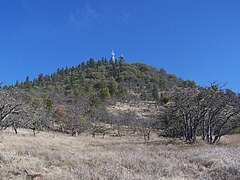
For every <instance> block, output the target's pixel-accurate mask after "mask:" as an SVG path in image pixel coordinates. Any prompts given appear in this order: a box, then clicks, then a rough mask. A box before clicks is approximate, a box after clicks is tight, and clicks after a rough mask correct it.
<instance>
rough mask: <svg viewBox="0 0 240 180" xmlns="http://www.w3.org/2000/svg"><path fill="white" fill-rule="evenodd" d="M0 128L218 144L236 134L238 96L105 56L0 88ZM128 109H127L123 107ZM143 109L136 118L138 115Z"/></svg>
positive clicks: (139, 64) (216, 87)
mask: <svg viewBox="0 0 240 180" xmlns="http://www.w3.org/2000/svg"><path fill="white" fill-rule="evenodd" d="M0 92H1V94H0V96H1V108H0V115H1V117H0V127H1V129H2V130H4V129H6V128H8V127H12V128H13V129H14V130H15V132H16V133H18V131H17V129H18V128H30V129H32V130H33V133H34V135H36V133H37V132H38V131H40V130H45V131H46V130H51V131H60V132H63V133H69V134H71V135H72V136H76V135H78V134H79V133H83V132H88V133H90V134H91V135H92V136H93V137H95V136H96V135H98V134H101V135H102V137H103V138H104V136H105V135H113V136H119V137H120V136H122V135H125V134H127V133H132V134H134V133H138V134H141V135H142V136H143V138H144V139H145V140H149V139H150V134H151V132H155V133H157V134H159V135H160V136H169V137H177V138H181V139H182V140H184V141H186V142H189V143H195V142H196V141H197V137H201V138H202V140H206V141H207V142H209V143H216V142H218V141H219V140H220V138H221V136H223V135H225V134H228V133H233V132H237V131H238V128H239V125H240V118H239V115H240V114H239V112H240V97H239V95H238V94H236V93H234V92H233V91H231V90H229V89H224V87H221V85H220V84H218V83H217V82H214V83H212V84H211V85H210V86H209V87H199V86H197V85H196V84H195V82H194V81H191V80H183V79H181V78H178V77H176V76H175V75H173V74H168V73H167V72H166V70H165V69H163V68H161V69H157V68H154V67H151V66H149V65H146V64H143V63H133V64H129V63H127V62H126V61H125V60H124V58H123V57H120V58H119V59H118V60H113V59H110V60H109V61H108V60H107V59H106V58H102V59H101V60H98V61H96V60H94V59H93V58H91V59H90V60H89V61H87V62H86V63H85V62H82V63H80V64H79V65H78V66H75V67H66V68H61V69H57V71H56V72H54V73H52V74H50V75H43V74H39V76H38V77H37V78H35V79H33V80H30V79H29V77H26V80H25V81H24V82H18V81H17V82H16V84H15V85H13V86H5V87H3V88H1V90H0ZM125 106H127V107H128V108H127V109H121V108H120V107H125ZM141 111H143V113H142V114H141V115H139V112H141Z"/></svg>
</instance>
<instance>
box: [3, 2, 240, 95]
mask: <svg viewBox="0 0 240 180" xmlns="http://www.w3.org/2000/svg"><path fill="white" fill-rule="evenodd" d="M112 49H114V50H115V52H116V55H117V56H120V55H121V54H122V53H123V54H124V56H125V58H126V60H127V61H128V62H144V63H147V64H150V65H152V66H155V67H157V68H161V67H163V68H165V69H166V70H167V72H169V73H173V74H176V75H177V76H179V77H182V78H183V79H191V80H195V81H196V82H197V84H198V85H203V86H207V85H209V84H210V83H211V82H213V81H216V80H217V81H219V82H221V83H226V84H227V85H226V87H227V88H231V89H233V90H234V91H237V92H240V1H239V0H1V1H0V63H1V64H0V67H1V70H0V80H1V81H4V82H6V83H7V84H11V83H15V81H16V80H19V81H23V80H24V79H25V77H26V76H27V75H29V76H30V79H33V78H34V77H37V75H38V74H40V73H44V74H49V73H52V72H54V71H55V70H56V69H57V68H58V67H65V66H73V65H78V64H79V63H80V62H81V61H83V60H84V61H85V60H88V59H89V58H90V57H93V58H95V59H100V58H101V57H107V58H110V56H111V54H110V52H111V50H112Z"/></svg>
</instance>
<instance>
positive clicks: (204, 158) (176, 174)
mask: <svg viewBox="0 0 240 180" xmlns="http://www.w3.org/2000/svg"><path fill="white" fill-rule="evenodd" d="M0 140H1V143H0V177H1V178H0V179H2V180H5V179H6V180H7V179H14V180H15V179H16V180H18V179H19V180H21V179H26V174H25V173H24V170H27V171H28V172H29V173H30V174H36V173H37V174H42V175H43V176H44V178H45V179H49V180H54V179H55V180H59V179H61V180H71V179H86V180H88V179H89V180H91V179H92V180H95V179H109V180H114V179H116V180H117V179H142V180H148V179H149V180H150V179H153V180H156V179H240V136H239V135H229V136H226V137H224V138H223V139H222V140H221V141H220V144H218V145H208V144H205V143H201V142H200V143H198V144H196V145H189V144H185V143H183V142H181V141H180V140H174V139H167V138H163V137H157V136H154V135H153V136H152V138H151V140H150V141H149V142H145V141H144V140H143V139H142V137H140V136H123V137H121V138H119V137H110V136H106V137H105V139H102V138H101V136H97V137H96V138H95V139H94V138H92V137H91V136H90V135H86V134H81V135H80V136H78V137H71V136H69V135H65V134H60V133H54V132H40V133H38V134H37V136H36V137H34V136H33V135H32V132H31V131H30V130H25V129H21V130H20V131H19V134H17V135H16V134H14V132H13V131H11V130H7V131H3V132H2V133H1V138H0Z"/></svg>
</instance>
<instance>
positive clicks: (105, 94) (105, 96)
mask: <svg viewBox="0 0 240 180" xmlns="http://www.w3.org/2000/svg"><path fill="white" fill-rule="evenodd" d="M100 93H101V98H102V99H103V100H105V99H108V98H109V97H110V92H109V89H108V87H107V86H103V87H102V88H101V91H100Z"/></svg>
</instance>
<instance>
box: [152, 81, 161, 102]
mask: <svg viewBox="0 0 240 180" xmlns="http://www.w3.org/2000/svg"><path fill="white" fill-rule="evenodd" d="M152 96H153V99H154V100H155V101H158V100H159V93H158V89H157V87H156V86H155V85H154V87H153V90H152Z"/></svg>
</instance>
